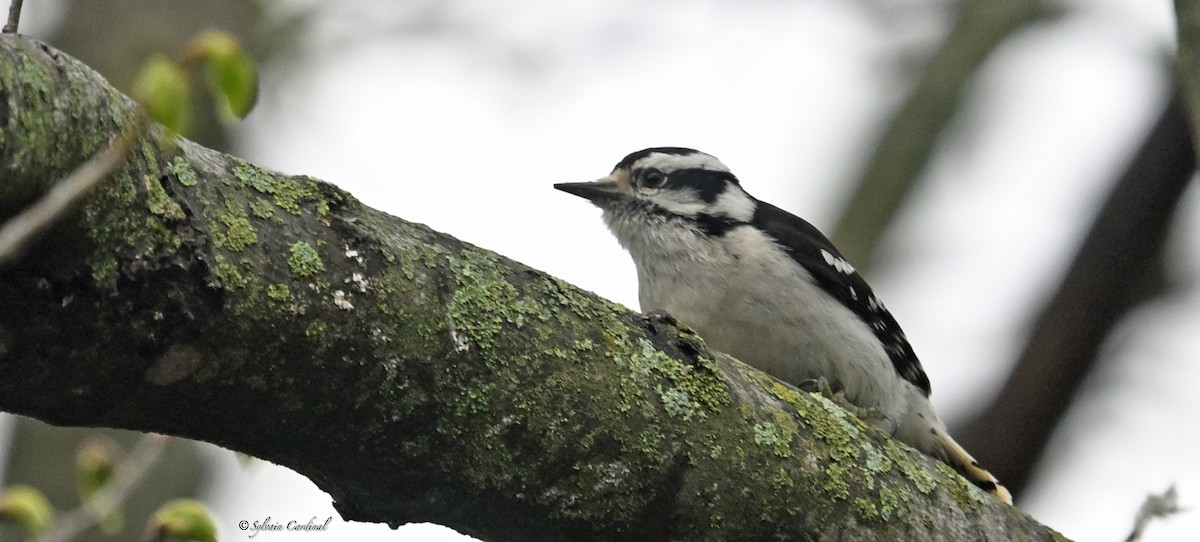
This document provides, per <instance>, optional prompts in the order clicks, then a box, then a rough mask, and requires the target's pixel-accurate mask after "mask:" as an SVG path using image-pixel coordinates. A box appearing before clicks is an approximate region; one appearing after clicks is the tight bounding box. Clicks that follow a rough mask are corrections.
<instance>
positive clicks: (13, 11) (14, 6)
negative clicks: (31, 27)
mask: <svg viewBox="0 0 1200 542" xmlns="http://www.w3.org/2000/svg"><path fill="white" fill-rule="evenodd" d="M24 3H25V0H12V3H10V4H9V5H8V24H5V25H4V33H5V34H16V33H17V25H18V24H20V23H21V4H24Z"/></svg>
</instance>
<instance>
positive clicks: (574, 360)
mask: <svg viewBox="0 0 1200 542" xmlns="http://www.w3.org/2000/svg"><path fill="white" fill-rule="evenodd" d="M132 111H133V106H132V105H131V103H130V102H129V100H128V99H127V98H125V97H124V96H122V95H120V94H119V93H117V92H116V91H114V90H112V89H111V88H110V87H109V86H108V85H107V84H106V83H105V82H104V81H103V80H102V79H101V78H100V77H99V76H98V75H97V74H95V73H94V72H92V71H91V70H89V69H88V68H86V67H84V66H82V65H80V64H79V63H77V62H76V61H74V60H72V59H71V58H69V57H67V56H65V55H63V54H61V53H59V52H56V51H54V50H53V49H50V48H49V47H47V46H45V45H42V44H40V43H37V42H34V41H31V40H27V39H20V38H13V37H7V36H6V37H0V129H2V131H0V176H2V179H3V180H2V183H0V219H3V218H4V217H7V216H11V215H12V214H13V213H14V212H15V211H16V210H17V209H19V208H20V207H21V206H23V205H25V204H27V203H28V202H29V201H31V200H32V199H34V198H36V197H37V196H38V194H40V193H42V192H43V191H45V190H46V187H47V186H49V185H50V184H51V183H53V182H54V180H55V179H57V178H59V177H61V176H62V175H63V174H64V173H65V172H67V171H69V170H70V169H71V168H72V167H74V166H75V165H77V164H78V163H80V162H82V161H83V160H84V159H85V158H86V157H87V156H88V155H90V154H91V153H93V152H95V151H96V150H98V149H99V148H101V146H102V145H103V144H104V143H105V142H106V141H107V140H108V139H109V138H111V137H113V135H114V134H116V133H118V132H119V130H120V129H121V127H122V126H126V125H127V124H128V123H129V121H130V118H131V117H132V116H133V113H132ZM0 409H3V410H5V411H9V412H14V413H19V414H24V415H28V416H33V417H36V418H39V419H42V420H46V421H49V422H51V423H55V424H67V425H86V426H108V427H120V428H128V429H135V430H139V431H155V432H161V433H169V434H173V435H180V436H185V437H190V438H195V439H201V440H206V441H209V442H214V443H216V444H219V445H222V446H225V447H227V448H231V449H235V450H239V451H243V452H246V453H249V454H252V455H255V456H258V457H261V458H264V459H267V460H270V461H273V462H276V463H279V464H281V465H286V466H288V467H290V468H292V469H295V470H296V471H297V472H300V473H302V474H304V475H305V476H307V477H309V478H310V479H312V480H313V481H314V482H315V483H316V484H317V485H318V486H320V487H321V488H322V489H324V490H325V491H328V492H329V493H330V494H331V495H332V496H333V498H334V499H335V502H336V506H337V508H338V510H339V512H340V513H341V514H342V516H343V517H344V518H345V519H348V520H359V521H375V522H386V523H389V524H392V525H399V524H402V523H406V522H413V521H431V522H435V523H440V524H443V525H448V526H451V527H454V528H456V529H459V530H461V531H463V532H466V533H469V534H472V535H474V536H478V537H480V538H483V539H486V540H514V539H519V540H564V539H569V540H614V539H621V540H625V539H661V540H718V539H794V540H897V539H920V540H983V539H994V540H1008V539H1027V540H1051V539H1055V538H1056V537H1057V536H1058V535H1056V534H1055V533H1054V532H1053V531H1050V530H1049V529H1047V528H1045V527H1043V526H1041V525H1039V524H1037V523H1036V522H1035V521H1033V520H1032V519H1031V518H1029V517H1028V516H1026V515H1025V514H1023V513H1021V511H1020V510H1018V509H1016V508H1012V507H1008V506H1004V505H1002V504H1000V503H998V502H996V501H995V500H993V499H991V498H990V497H988V496H986V495H984V494H982V493H981V492H979V491H978V490H976V489H975V488H974V487H973V486H971V485H969V484H968V483H966V482H965V481H964V480H963V479H962V478H960V477H958V476H956V475H955V474H954V473H953V472H951V471H950V470H949V469H948V468H946V467H945V466H943V465H941V464H939V463H937V462H935V461H932V460H929V459H928V458H926V457H924V456H922V455H920V454H919V453H917V452H914V451H913V450H911V449H909V448H907V447H904V446H902V445H899V444H897V443H895V442H893V441H890V440H889V439H886V438H885V437H883V436H882V435H880V434H879V433H877V432H875V431H873V430H868V429H867V428H865V427H864V426H863V425H862V424H860V423H859V422H858V421H857V420H855V419H854V418H853V417H851V416H849V415H848V414H846V413H845V412H843V411H841V410H840V409H838V408H837V407H835V406H834V405H833V404H831V403H829V402H828V401H826V400H824V399H822V398H815V397H811V396H809V395H807V394H803V393H798V392H796V391H794V390H793V389H790V388H787V387H785V386H783V385H781V384H779V383H778V382H776V381H774V380H772V379H770V378H768V377H766V376H764V375H762V374H761V373H759V372H757V371H754V370H752V369H749V368H748V367H746V366H744V365H742V364H740V363H738V362H736V361H734V360H731V359H729V358H728V357H726V356H724V355H720V354H717V353H714V352H712V351H710V350H708V349H707V348H706V347H705V345H704V344H703V343H702V342H701V341H699V340H698V339H697V338H696V337H695V336H693V335H692V334H690V333H689V332H687V331H685V330H680V329H678V328H677V327H675V326H674V325H673V324H672V323H671V322H669V321H665V320H663V319H660V318H644V317H642V316H639V315H637V314H634V313H631V312H629V311H628V310H626V309H624V308H621V307H619V306H617V305H614V304H612V303H610V302H607V301H605V300H603V299H599V298H597V297H596V296H594V295H592V294H589V293H586V292H582V291H580V290H578V289H576V288H574V287H572V286H570V285H568V284H565V283H563V282H561V281H558V280H556V279H554V278H553V277H549V276H547V275H545V274H543V273H540V272H538V271H536V270H533V269H530V268H528V267H525V266H523V265H521V264H519V263H516V262H513V261H511V260H507V259H505V258H503V257H501V256H498V255H496V254H493V253H490V252H487V251H485V250H482V249H479V248H477V247H474V246H471V245H468V244H465V243H462V242H460V241H457V240H455V239H453V238H451V237H449V236H446V235H443V234H440V233H437V232H434V231H431V230H429V229H428V228H426V227H423V226H420V225H416V224H411V223H408V222H405V221H403V220H400V219H397V218H395V217H392V216H388V215H386V214H384V213H381V212H378V211H375V210H373V209H370V208H368V207H365V206H363V205H361V204H360V203H359V202H358V201H356V200H355V199H354V198H353V197H351V196H350V195H348V194H346V193H344V192H341V191H339V190H338V189H336V188H335V187H333V186H331V185H328V184H325V183H323V182H321V181H318V180H315V179H311V178H307V177H289V176H284V175H280V174H278V173H274V172H270V171H265V170H262V169H260V168H257V167H255V166H253V165H251V164H248V163H246V162H243V161H241V160H238V159H237V158H234V157H231V156H227V155H223V154H220V153H217V152H215V151H211V150H208V149H205V148H202V147H200V146H198V145H195V144H193V143H190V142H188V141H179V142H178V145H177V146H175V147H170V146H169V145H167V144H165V143H164V142H163V138H162V134H161V133H160V132H159V131H158V130H157V129H155V130H152V133H151V134H150V135H148V136H147V137H146V138H145V140H144V142H143V143H142V144H140V145H138V146H137V147H136V149H135V152H134V153H133V155H132V156H131V157H130V159H129V161H128V163H127V164H126V165H125V166H123V167H122V168H121V169H120V170H119V171H116V172H114V173H113V175H112V176H111V178H110V179H107V180H105V181H103V182H102V183H101V184H100V185H99V187H98V188H97V189H96V190H95V191H94V192H93V193H92V194H91V195H89V197H87V198H86V200H85V201H83V202H82V203H81V205H80V208H79V210H78V211H77V212H76V213H74V214H73V215H71V216H70V217H69V218H68V219H66V220H64V221H63V223H61V224H60V225H58V226H57V227H55V228H54V229H53V230H52V231H51V232H50V233H48V234H47V235H46V236H45V237H43V238H42V239H41V240H40V241H39V242H38V243H37V244H36V245H35V246H33V247H32V249H31V250H30V252H29V253H28V254H26V256H25V258H24V259H23V260H22V261H21V262H20V263H18V264H16V265H14V266H11V267H8V268H5V269H2V270H0Z"/></svg>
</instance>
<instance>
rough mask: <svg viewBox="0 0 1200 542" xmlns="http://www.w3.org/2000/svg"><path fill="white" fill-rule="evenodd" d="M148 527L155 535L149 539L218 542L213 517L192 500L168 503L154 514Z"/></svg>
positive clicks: (178, 500) (177, 500)
mask: <svg viewBox="0 0 1200 542" xmlns="http://www.w3.org/2000/svg"><path fill="white" fill-rule="evenodd" d="M147 527H148V530H149V531H150V532H151V533H154V535H155V536H151V537H149V538H152V539H155V540H160V539H162V538H165V537H171V538H176V539H179V540H196V541H198V542H217V526H216V525H215V524H214V523H213V520H212V516H210V515H209V514H208V510H206V509H205V508H204V506H203V505H201V504H200V503H199V502H198V501H195V500H192V499H176V500H173V501H167V502H166V503H164V504H163V505H162V506H160V507H159V508H158V511H156V512H154V516H153V517H151V518H150V523H149V525H148V526H147ZM160 535H161V536H160Z"/></svg>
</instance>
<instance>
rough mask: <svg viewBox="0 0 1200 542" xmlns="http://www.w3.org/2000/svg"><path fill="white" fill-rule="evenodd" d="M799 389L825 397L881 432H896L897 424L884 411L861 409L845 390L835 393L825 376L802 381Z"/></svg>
mask: <svg viewBox="0 0 1200 542" xmlns="http://www.w3.org/2000/svg"><path fill="white" fill-rule="evenodd" d="M798 387H799V388H800V389H801V390H803V391H806V392H809V393H820V394H821V395H823V396H825V398H826V399H829V400H830V401H832V402H833V404H835V405H837V406H840V407H842V409H843V410H845V411H846V412H849V413H851V414H853V415H854V416H856V417H857V418H858V419H860V420H862V421H863V422H864V423H867V424H869V425H873V426H875V427H878V428H879V429H880V430H882V431H883V432H885V433H887V434H889V435H890V434H892V433H893V432H894V431H895V430H896V423H895V422H894V421H892V420H891V419H890V418H888V417H887V415H886V414H885V413H884V412H883V410H881V409H879V408H878V407H860V406H858V405H856V404H854V403H851V402H850V400H849V399H847V398H846V392H845V391H844V390H838V391H834V390H833V386H832V385H830V383H829V380H828V379H826V378H825V377H823V376H818V377H817V378H813V379H809V380H805V381H802V382H800V385H799V386H798Z"/></svg>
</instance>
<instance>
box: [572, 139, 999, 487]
mask: <svg viewBox="0 0 1200 542" xmlns="http://www.w3.org/2000/svg"><path fill="white" fill-rule="evenodd" d="M554 187H555V188H557V189H559V190H562V191H564V192H567V193H570V194H574V195H576V196H580V197H582V198H586V199H588V200H590V201H591V202H592V203H593V204H595V205H596V206H597V207H599V208H600V209H602V210H603V214H604V221H605V222H606V223H607V224H608V227H609V229H611V230H612V232H613V234H614V235H616V237H617V239H618V240H619V241H620V243H621V245H622V246H624V247H625V249H626V250H628V251H629V254H630V255H631V256H632V257H633V262H634V265H635V266H636V268H637V274H638V301H639V302H640V304H641V310H642V311H643V312H651V311H664V312H667V313H669V314H671V315H672V316H674V317H675V318H676V319H678V320H679V321H680V322H682V323H683V324H685V325H687V326H689V327H691V328H692V329H694V330H696V332H697V333H699V334H700V336H701V337H703V338H704V340H705V341H706V342H707V343H708V344H709V345H711V346H713V347H714V348H716V349H717V350H720V351H722V352H726V353H728V354H731V355H733V356H735V357H737V358H738V359H740V360H742V361H744V362H746V363H749V364H750V365H752V366H754V367H757V368H759V369H761V370H763V371H766V372H767V373H769V374H771V375H773V376H775V377H776V378H779V379H781V380H783V381H785V382H788V383H790V384H792V385H795V386H798V387H803V388H807V387H810V386H809V384H811V383H812V382H821V383H822V384H821V386H822V387H824V388H825V389H827V390H829V389H832V390H837V391H838V393H839V394H840V396H841V397H843V398H844V399H845V400H846V401H848V402H849V403H850V404H851V405H853V406H854V407H857V408H858V409H861V411H862V412H871V413H873V415H874V416H876V417H877V418H878V419H876V420H872V421H873V422H874V423H875V424H876V425H878V426H880V427H881V428H883V429H884V430H886V431H890V432H891V433H892V435H893V436H894V437H895V438H897V439H899V440H901V441H903V442H905V443H907V444H909V445H911V446H913V447H915V448H916V449H918V450H920V451H922V452H924V453H925V454H928V455H930V456H933V457H936V458H938V459H940V460H942V461H944V462H945V463H946V464H948V465H950V466H951V467H953V468H954V469H955V470H957V471H958V472H959V473H961V474H962V475H963V476H964V477H966V478H967V479H968V480H970V481H971V482H972V483H974V484H975V485H976V486H978V487H980V488H981V489H983V490H984V491H987V492H988V493H991V494H992V495H994V496H996V498H998V499H1000V500H1002V501H1004V502H1006V503H1009V504H1011V503H1012V497H1011V496H1010V495H1009V492H1008V490H1007V489H1005V488H1004V486H1002V485H1000V484H999V482H998V481H997V480H996V478H995V477H994V476H992V475H991V473H989V472H988V471H987V470H984V469H983V468H982V467H980V466H979V464H978V463H976V462H975V460H974V459H973V458H972V457H971V455H970V454H968V453H967V452H966V450H964V449H963V448H962V447H961V446H959V445H958V443H957V442H955V441H954V439H953V438H951V437H950V435H949V434H948V433H947V432H946V427H945V424H943V423H942V421H941V420H940V419H939V418H938V416H937V414H936V413H935V412H934V410H933V405H932V404H930V402H929V391H930V387H929V378H928V377H927V376H926V375H925V371H924V370H923V369H922V368H921V363H920V362H919V361H918V360H917V356H916V354H914V353H913V349H912V347H911V346H910V345H909V343H908V339H907V338H906V337H905V336H904V332H903V331H902V330H901V329H900V326H899V325H898V324H897V323H896V320H895V318H893V317H892V314H891V313H890V312H888V310H887V309H886V308H885V307H884V306H883V303H882V302H880V301H879V298H877V297H876V296H875V293H874V292H873V291H872V290H871V287H870V286H868V285H867V283H866V281H864V280H863V278H862V276H861V275H859V274H858V272H857V271H855V269H854V267H853V266H852V265H850V262H847V261H846V259H845V258H843V257H842V255H841V254H840V253H839V252H838V250H837V249H836V248H834V246H833V244H832V243H830V241H829V239H827V238H826V237H825V236H824V235H822V234H821V232H819V231H817V229H816V228H815V227H813V226H812V225H811V224H809V223H808V222H806V221H805V220H803V219H801V218H799V217H796V216H793V215H791V214H789V213H788V212H786V211H783V210H781V209H779V208H778V207H775V206H773V205H771V204H769V203H766V202H762V201H758V200H756V199H754V197H752V196H750V194H748V193H746V191H745V190H744V189H742V186H741V184H740V183H739V182H738V179H737V177H735V176H734V175H733V173H731V172H730V171H729V168H727V167H725V165H724V164H722V163H721V162H720V161H719V160H717V159H716V158H714V157H712V156H710V155H708V154H705V153H702V152H699V151H696V150H693V149H685V148H678V147H660V148H651V149H645V150H641V151H638V152H635V153H633V154H630V155H629V156H626V157H625V158H624V159H623V160H621V161H620V162H619V163H617V165H616V167H615V168H614V169H613V170H612V173H610V174H609V175H608V176H607V177H604V178H602V179H600V180H597V181H595V182H584V183H563V184H556V185H554Z"/></svg>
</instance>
